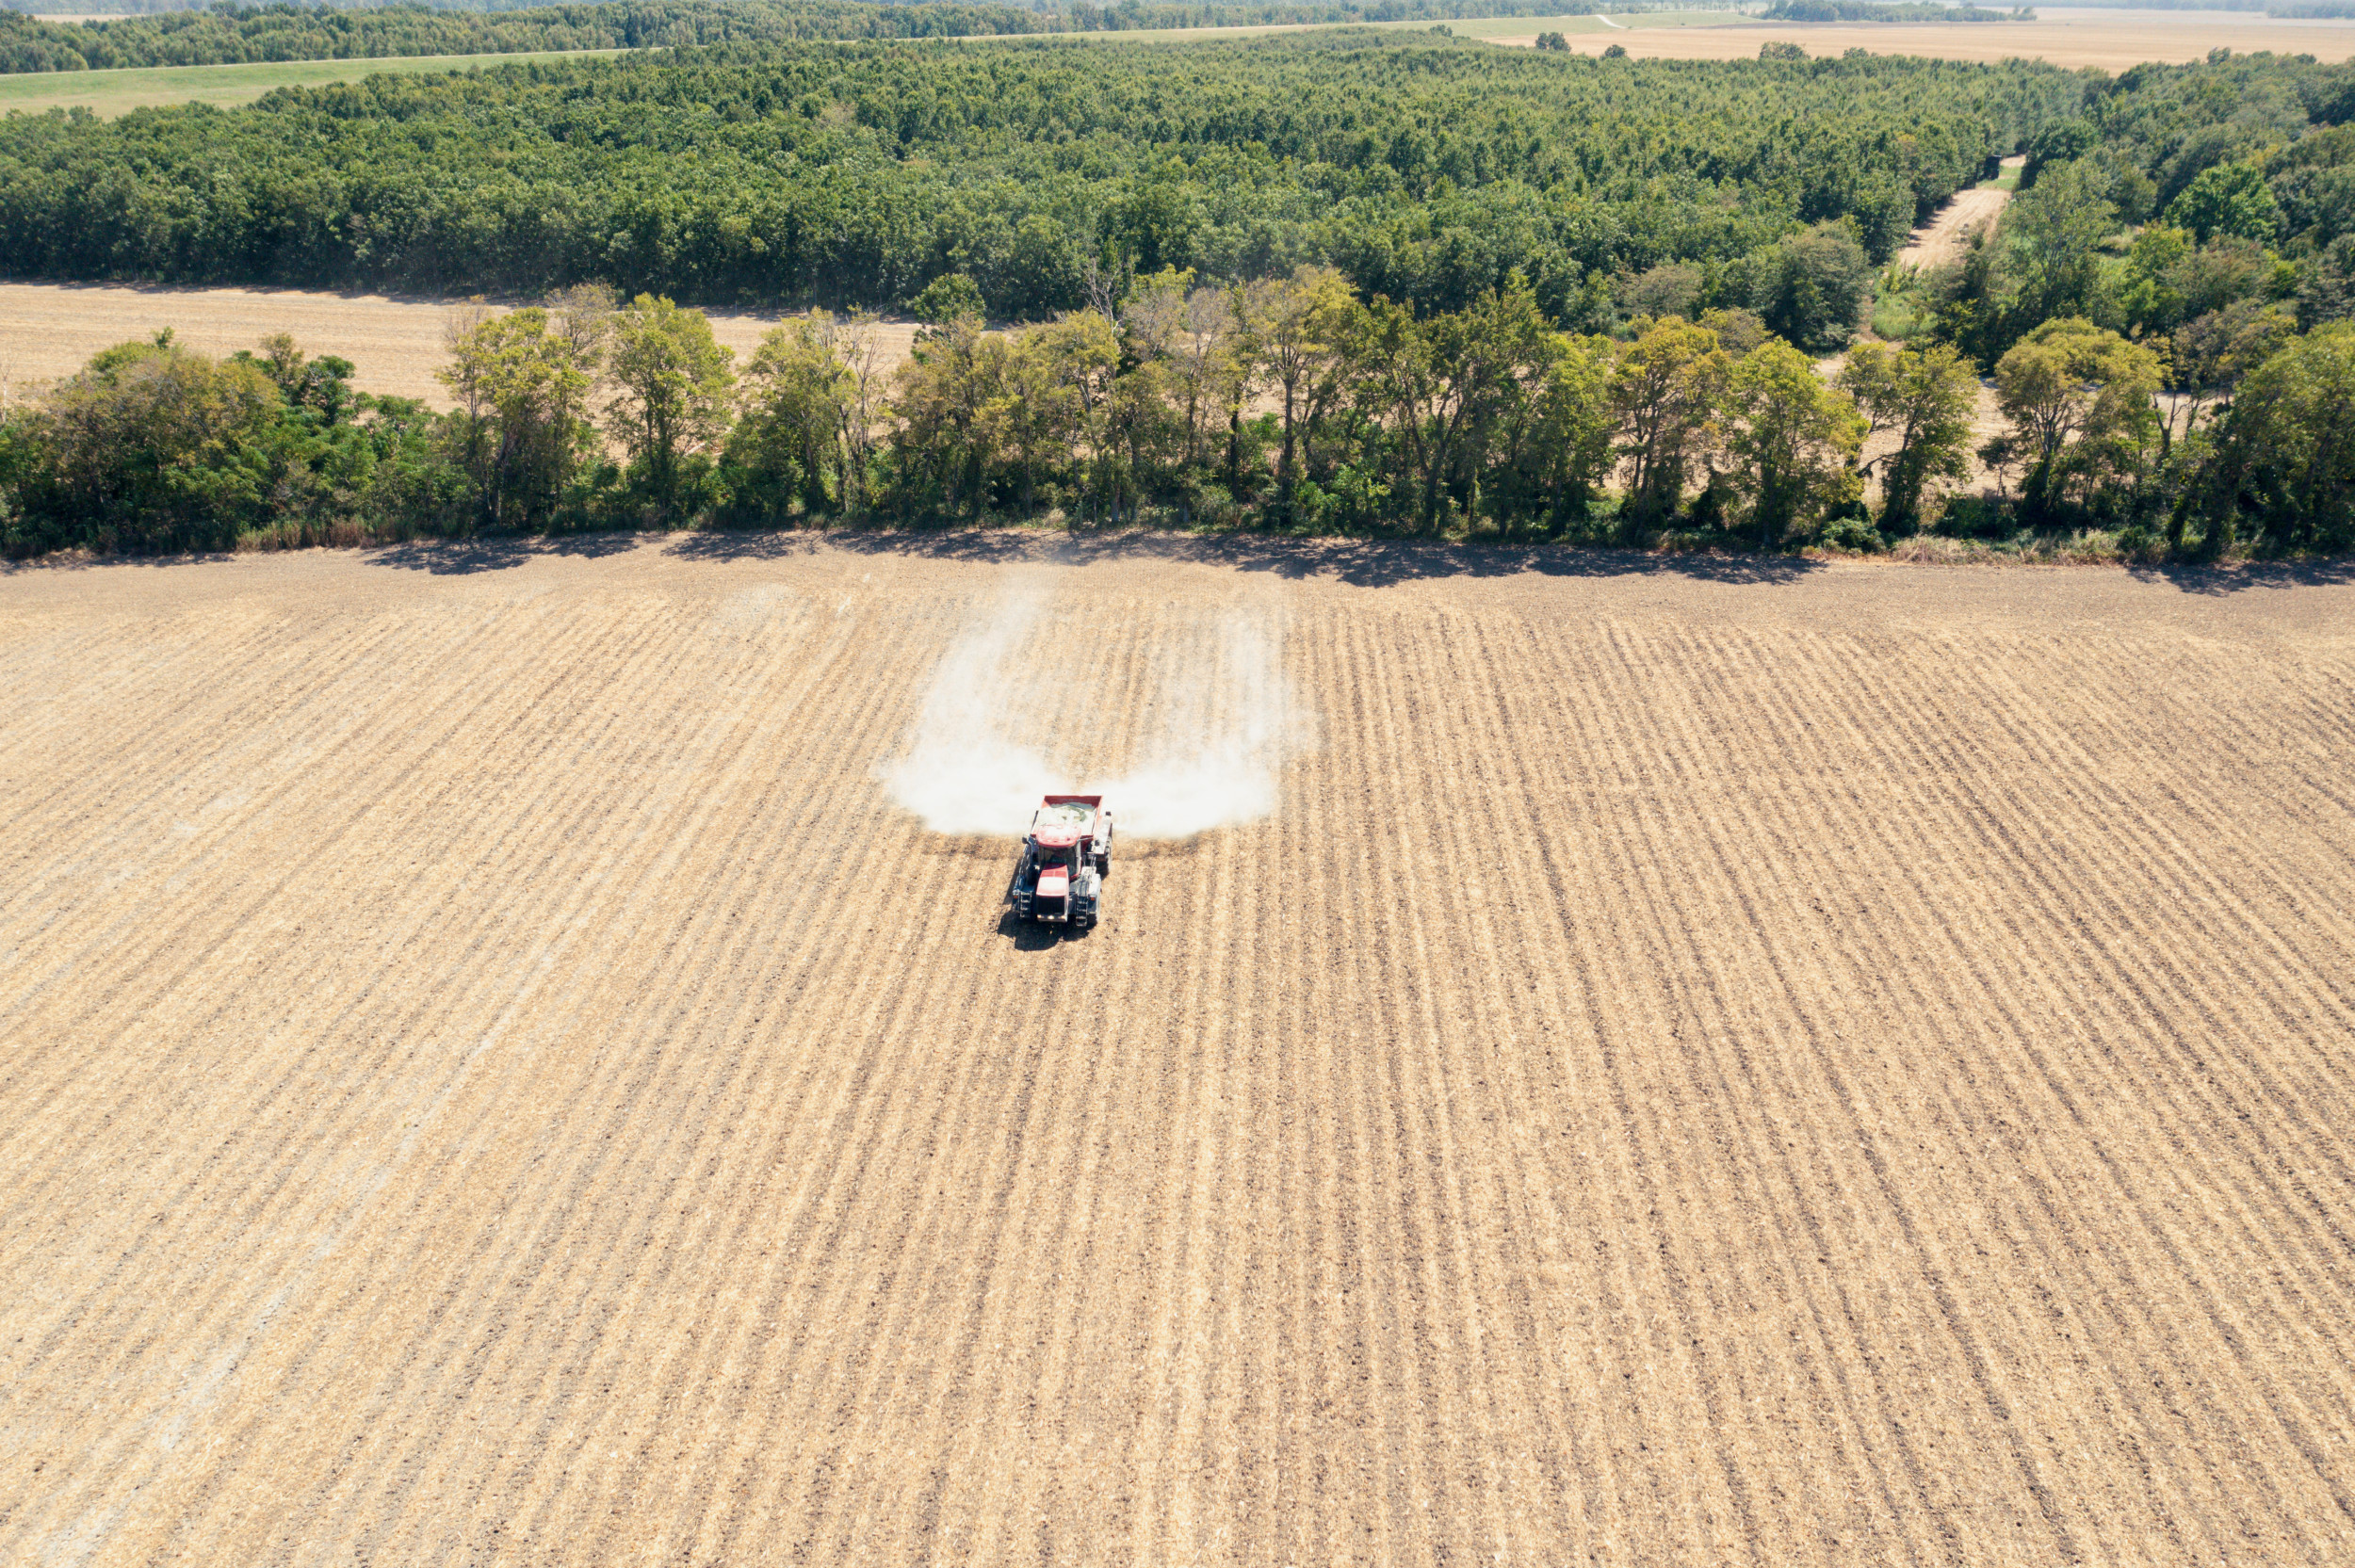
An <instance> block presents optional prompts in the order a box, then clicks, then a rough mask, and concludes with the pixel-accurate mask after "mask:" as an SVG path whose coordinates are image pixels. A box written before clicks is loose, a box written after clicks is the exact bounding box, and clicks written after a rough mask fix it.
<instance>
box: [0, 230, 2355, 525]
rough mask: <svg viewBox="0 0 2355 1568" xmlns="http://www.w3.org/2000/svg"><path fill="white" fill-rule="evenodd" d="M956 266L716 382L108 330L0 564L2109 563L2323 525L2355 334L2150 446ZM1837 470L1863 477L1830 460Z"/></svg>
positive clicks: (485, 346)
mask: <svg viewBox="0 0 2355 1568" xmlns="http://www.w3.org/2000/svg"><path fill="white" fill-rule="evenodd" d="M978 298H979V297H978V292H977V291H976V290H974V288H973V286H972V284H971V283H970V281H969V280H966V279H964V278H962V277H961V276H958V277H952V278H950V279H947V280H943V281H942V282H941V283H939V284H936V285H935V286H934V288H933V289H931V290H928V291H927V298H926V299H925V301H924V306H925V309H926V313H927V315H929V316H930V317H931V321H930V323H929V325H928V326H927V327H926V328H925V329H924V331H922V332H921V333H920V335H919V337H918V343H917V347H916V350H915V352H914V354H913V356H912V357H911V358H910V359H908V360H907V361H906V362H905V363H904V364H901V365H900V366H899V367H898V368H897V369H896V370H890V369H887V368H886V365H885V359H884V355H883V353H882V348H881V344H880V342H879V338H878V332H877V325H878V323H877V321H876V318H875V317H873V316H872V315H868V314H865V313H853V314H851V315H847V316H836V315H833V314H831V313H829V312H826V311H823V310H813V311H811V312H809V313H807V314H805V315H801V316H798V317H794V318H792V319H789V320H788V321H786V322H785V323H784V324H782V325H780V326H779V327H778V328H776V329H775V330H774V331H771V333H770V334H769V335H768V337H767V338H766V339H765V341H764V342H763V343H762V344H761V346H760V348H759V349H758V350H757V351H756V352H755V353H754V354H753V355H752V356H751V358H750V359H749V361H748V362H747V363H745V364H742V365H740V366H739V365H738V364H735V363H734V354H733V351H732V350H730V349H728V348H725V347H723V346H722V345H720V344H719V343H717V342H716V341H715V340H714V338H713V336H712V332H711V328H710V323H709V321H708V320H707V318H706V317H705V316H704V315H702V314H701V313H699V312H696V311H694V310H691V309H683V308H681V307H679V306H677V305H675V304H674V303H673V302H672V301H670V300H668V299H659V298H656V297H652V296H646V295H641V296H639V297H638V298H637V299H633V300H631V301H629V302H628V303H626V304H620V303H618V302H617V301H616V300H615V299H614V298H613V297H612V296H611V295H610V293H609V291H606V290H604V289H602V288H599V287H595V286H589V287H583V288H576V289H573V290H570V291H567V292H566V293H564V294H562V295H560V296H558V297H556V298H554V299H551V300H549V301H548V302H547V303H546V304H544V305H541V306H533V307H528V308H525V309H518V310H512V311H507V312H503V313H497V314H494V313H491V312H489V311H487V310H484V309H481V308H479V307H476V308H472V309H470V310H468V311H465V312H462V313H460V314H459V315H457V316H456V317H455V318H454V319H453V321H452V324H451V330H450V334H449V343H450V359H449V363H448V364H447V366H446V368H445V369H444V370H443V371H442V372H441V379H442V380H443V382H444V384H445V385H446V386H447V388H448V389H449V393H450V396H451V399H452V400H453V402H454V403H455V405H456V407H455V408H454V410H452V411H451V412H443V413H435V412H430V410H428V409H427V408H426V407H425V406H424V405H422V404H421V403H419V402H417V401H415V400H412V399H404V398H397V397H375V396H367V395H364V394H355V393H354V392H353V390H352V389H351V386H350V378H351V375H352V366H351V364H349V362H348V361H345V360H342V359H339V358H333V357H320V358H311V357H308V356H306V355H305V354H304V353H303V352H302V350H301V349H300V348H299V347H298V346H297V345H296V344H295V343H293V342H292V341H291V340H289V339H286V338H284V337H280V338H275V339H272V340H270V341H268V342H267V343H265V344H264V345H262V346H261V348H260V349H259V351H255V352H245V353H239V354H237V355H235V356H232V357H231V358H229V359H227V360H222V361H216V360H212V359H209V358H207V357H205V356H203V355H201V354H198V353H195V352H193V351H191V350H189V349H187V348H184V347H182V346H179V345H177V344H175V343H174V342H172V341H171V334H170V333H168V332H167V333H163V334H159V335H158V336H157V337H156V338H155V339H154V341H152V342H148V343H133V344H125V345H122V346H120V347H118V348H110V349H108V350H106V352H104V353H102V354H100V355H98V356H97V357H96V358H94V359H93V360H92V361H91V362H90V364H89V365H88V366H87V367H86V368H85V369H84V370H83V371H82V372H81V373H80V374H78V375H76V376H74V377H73V378H71V379H69V380H66V381H64V382H62V383H60V384H58V385H57V386H56V387H54V388H52V389H50V390H49V391H47V392H46V393H45V394H43V395H42V396H40V397H38V398H37V399H34V400H32V401H30V402H27V403H21V404H18V405H15V406H12V407H10V408H8V409H7V410H6V411H0V542H5V544H6V547H7V549H8V552H9V553H10V554H14V555H25V554H36V553H40V552H42V551H46V550H53V549H58V548H65V547H76V546H78V547H84V548H90V549H96V550H102V551H154V550H218V549H230V548H237V547H241V546H247V547H251V546H256V545H258V546H264V547H268V546H283V545H297V544H306V543H314V542H365V541H369V540H386V539H401V538H411V537H416V536H418V535H426V534H431V535H451V536H465V535H471V534H475V533H479V532H504V533H515V532H530V531H539V530H565V529H578V528H610V527H649V526H652V527H675V526H683V525H703V526H720V527H725V526H766V527H774V526H804V525H826V524H836V523H847V524H873V523H891V524H898V525H951V524H973V523H982V522H987V521H991V520H1003V519H1009V518H1011V519H1037V518H1040V517H1047V518H1048V519H1050V520H1052V519H1054V518H1056V517H1058V516H1060V518H1061V519H1062V520H1063V521H1064V522H1066V523H1068V524H1071V525H1117V524H1124V523H1127V524H1136V523H1154V524H1160V525H1177V526H1181V527H1182V526H1199V527H1259V528H1276V529H1283V530H1290V531H1296V532H1308V533H1332V532H1357V533H1379V534H1399V535H1412V536H1419V537H1447V538H1459V539H1464V538H1470V539H1480V538H1486V539H1494V540H1501V541H1508V542H1526V541H1535V540H1566V541H1573V542H1589V543H1617V544H1626V545H1638V546H1640V545H1647V544H1652V543H1656V542H1661V541H1663V540H1666V539H1673V540H1676V541H1678V542H1682V543H1684V544H1687V545H1709V544H1721V545H1738V546H1742V547H1746V548H1758V549H1768V550H1772V549H1778V548H1788V547H1792V546H1795V545H1801V544H1809V543H1824V544H1829V545H1832V546H1836V547H1841V548H1846V549H1851V550H1871V549H1877V548H1881V547H1884V546H1885V545H1886V544H1887V543H1888V542H1891V541H1892V540H1894V539H1900V538H1904V537H1907V536H1909V535H1913V534H1917V533H1921V532H1923V531H1925V530H1926V529H1938V530H1940V531H1943V532H1948V533H1960V534H1964V535H1969V534H1972V533H1973V532H1976V531H1980V530H1983V529H1985V528H1987V527H1988V526H1989V525H1990V523H1991V522H1993V521H1996V520H1997V518H1998V513H1997V512H1996V511H1994V510H1993V509H1990V508H1988V507H1987V506H1986V505H1985V504H1984V503H1982V502H1980V501H1978V500H1976V499H1975V498H1973V499H1970V500H1967V501H1956V502H1953V503H1951V504H1950V503H1948V502H1947V501H1946V499H1945V492H1946V491H1947V490H1948V489H1949V488H1950V487H1951V484H1952V481H1954V480H1956V479H1957V478H1959V477H1962V476H1963V475H1964V474H1965V473H1966V472H1967V471H1968V468H1969V462H1970V458H1971V456H1972V454H1973V448H1974V445H1976V446H1977V447H1978V450H1979V452H1980V455H1981V456H1982V457H1985V458H1989V459H1990V460H1991V461H1995V462H1997V463H1998V464H1999V465H2002V466H2005V467H2007V468H2010V469H2013V470H2016V471H2017V472H2018V473H2019V474H2020V475H2021V477H2022V496H2023V498H2025V497H2030V496H2033V498H2034V505H2036V506H2038V507H2041V508H2042V509H2044V513H2045V516H2046V520H2047V521H2050V520H2051V519H2053V518H2056V517H2063V516H2064V514H2065V516H2066V519H2067V520H2068V521H2071V522H2074V523H2077V524H2088V523H2089V524H2093V525H2105V526H2107V527H2109V528H2110V529H2112V530H2113V532H2114V547H2115V548H2117V549H2119V550H2120V551H2121V552H2123V553H2126V554H2130V555H2139V556H2145V557H2155V556H2159V555H2165V554H2175V555H2182V556H2191V557H2213V556H2216V555H2218V554H2221V553H2222V552H2224V551H2225V550H2227V549H2232V548H2234V547H2236V546H2237V547H2240V548H2244V549H2246V548H2255V549H2258V550H2263V551H2270V552H2314V551H2331V550H2344V549H2347V548H2348V547H2349V546H2351V545H2355V518H2351V517H2350V511H2349V505H2348V503H2349V499H2350V496H2355V323H2350V322H2345V321H2340V322H2332V323H2330V324H2327V325H2325V326H2323V327H2321V328H2319V329H2318V330H2316V331H2314V332H2312V333H2309V334H2303V335H2298V336H2293V337H2291V338H2288V339H2286V340H2284V341H2282V343H2280V344H2278V345H2277V346H2276V347H2275V348H2273V350H2272V351H2271V352H2270V353H2268V354H2267V355H2266V357H2265V358H2264V359H2263V360H2262V361H2261V362H2260V363H2258V364H2256V365H2255V366H2254V367H2253V369H2252V370H2251V371H2250V372H2249V375H2248V376H2247V378H2246V379H2245V380H2244V382H2243V384H2242V385H2241V386H2240V388H2239V389H2238V393H2237V395H2236V396H2235V397H2234V398H2233V402H2232V404H2231V406H2230V409H2229V411H2226V412H2220V413H2218V414H2217V415H2216V416H2214V417H2212V418H2210V419H2208V420H2206V421H2204V422H2203V421H2199V420H2190V421H2185V422H2184V423H2183V424H2182V426H2181V427H2180V428H2177V426H2176V423H2175V421H2174V418H2173V416H2172V415H2171V414H2163V413H2162V412H2161V408H2160V400H2159V397H2158V395H2159V394H2160V393H2161V391H2162V388H2163V386H2164V383H2165V380H2166V375H2167V372H2166V366H2165V361H2164V358H2163V356H2162V355H2161V354H2160V353H2159V352H2157V351H2155V350H2154V349H2152V348H2149V347H2147V346H2144V345H2140V344H2136V343H2135V342H2133V341H2131V340H2129V339H2127V338H2125V337H2123V336H2121V335H2120V334H2119V333H2117V332H2116V331H2111V330H2109V329H2106V328H2102V327H2099V326H2096V325H2095V324H2093V323H2092V322H2090V321H2087V320H2084V319H2082V318H2075V317H2070V318H2059V319H2055V320H2051V321H2047V322H2045V323H2043V324H2041V325H2040V326H2038V328H2037V329H2036V330H2034V331H2031V332H2029V333H2028V334H2027V335H2025V336H2024V337H2023V338H2022V340H2021V341H2020V342H2018V343H2016V344H2014V345H2013V346H2012V347H2011V348H2008V349H2007V350H2006V352H2005V354H2004V356H2003V357H2002V359H2001V360H2000V361H1999V362H1998V364H1997V365H1996V367H1995V375H1994V383H1995V386H1996V390H1997V394H1998V396H1999V399H2000V403H2001V406H2002V409H2003V412H2004V415H2005V422H2006V428H2005V430H2004V431H2003V433H2001V434H1999V435H1998V436H1997V437H1996V438H1995V439H1994V440H1993V441H1992V442H1989V443H1986V444H1984V445H1979V444H1978V443H1977V440H1976V432H1975V430H1974V425H1973V404H1974V400H1975V398H1976V396H1977V394H1978V390H1979V381H1978V378H1977V374H1976V371H1975V368H1974V367H1973V364H1971V362H1970V361H1969V360H1968V358H1966V357H1965V356H1964V355H1963V354H1962V353H1961V352H1960V351H1959V350H1958V349H1957V348H1955V347H1954V346H1953V345H1951V344H1941V343H1928V344H1925V345H1923V346H1920V347H1905V346H1897V345H1892V344H1887V343H1880V342H1866V343H1861V344H1859V345H1858V346H1856V347H1855V348H1853V349H1852V350H1851V351H1850V353H1849V354H1848V355H1847V356H1846V359H1845V361H1844V363H1843V364H1842V365H1841V366H1840V367H1839V369H1838V370H1837V371H1836V373H1834V374H1833V375H1832V376H1830V377H1828V378H1827V377H1826V376H1824V375H1822V374H1820V373H1819V371H1818V369H1817V367H1816V364H1815V363H1814V361H1813V360H1812V359H1811V356H1809V355H1808V354H1806V353H1804V352H1802V351H1801V350H1800V349H1798V348H1795V347H1794V346H1793V345H1791V344H1790V343H1789V342H1787V341H1786V340H1784V339H1783V338H1780V337H1778V336H1777V335H1775V334H1773V333H1772V332H1770V331H1767V330H1766V329H1765V327H1764V325H1763V323H1762V322H1761V321H1760V320H1759V319H1758V318H1757V317H1756V316H1755V315H1752V314H1750V313H1748V312H1745V311H1739V310H1733V311H1718V310H1708V311H1703V312H1701V313H1699V316H1698V319H1697V320H1686V319H1684V318H1682V317H1680V316H1673V315H1671V316H1663V317H1657V318H1655V317H1638V318H1636V319H1634V320H1633V321H1632V322H1630V323H1628V324H1627V326H1626V330H1625V331H1624V332H1623V334H1622V335H1621V336H1620V337H1618V338H1612V337H1606V336H1600V335H1585V334H1579V333H1572V332H1565V331H1559V330H1557V329H1556V328H1555V327H1553V326H1552V325H1551V323H1550V322H1549V321H1548V320H1547V318H1546V316H1545V314H1544V312H1543V311H1542V309H1541V308H1540V306H1539V304H1538V302H1537V299H1536V297H1535V293H1534V292H1533V291H1532V290H1531V289H1530V288H1529V286H1528V285H1527V283H1525V282H1524V281H1522V280H1521V279H1519V277H1518V276H1515V277H1513V278H1510V279H1508V280H1507V282H1506V283H1505V285H1504V286H1502V288H1499V289H1497V290H1494V291H1492V292H1490V293H1489V294H1487V295H1486V296H1484V297H1483V298H1482V299H1479V300H1478V301H1476V302H1475V303H1474V304H1473V305H1472V306H1470V308H1468V309H1466V310H1464V311H1460V312H1452V313H1442V314H1437V315H1417V314H1416V313H1414V312H1413V311H1411V310H1408V309H1406V308H1405V307H1403V306H1400V305H1398V304H1396V303H1394V302H1392V301H1390V300H1389V299H1382V298H1380V297H1375V298H1372V299H1364V298H1361V297H1360V296H1359V295H1357V294H1356V292H1355V291H1353V290H1352V289H1351V288H1350V287H1349V285H1348V283H1347V282H1346V280H1344V279H1343V278H1342V277H1341V276H1340V273H1338V272H1337V271H1335V270H1333V269H1331V268H1329V267H1300V268H1298V269H1297V270H1296V271H1294V272H1293V273H1292V274H1291V275H1290V276H1289V277H1283V278H1276V279H1269V280H1261V281H1258V282H1254V283H1245V284H1242V285H1225V286H1220V285H1206V284H1203V283H1198V282H1197V281H1196V280H1194V278H1193V277H1192V276H1191V275H1189V274H1187V273H1185V272H1182V271H1176V270H1168V271H1163V272H1161V273H1159V274H1156V275H1153V276H1151V277H1147V278H1145V279H1141V280H1137V281H1135V282H1133V283H1131V284H1130V285H1129V287H1128V288H1127V289H1126V290H1125V292H1123V293H1122V294H1121V295H1119V296H1118V297H1117V298H1114V297H1112V296H1109V295H1108V296H1106V297H1105V299H1104V302H1103V308H1100V309H1099V308H1095V307H1091V308H1087V309H1083V310H1080V311H1078V312H1074V313H1071V314H1069V315H1065V316H1064V317H1062V318H1061V319H1059V320H1055V321H1051V322H1044V323H1037V324H1033V325H1030V326H1024V327H1019V328H1015V329H1014V330H1011V331H989V330H988V329H987V328H986V327H985V326H984V324H983V318H982V316H981V315H980V314H979V312H978V310H977V309H976V306H977V305H978ZM1868 452H1869V453H1870V457H1869V458H1868V457H1867V456H1866V454H1867V453H1868Z"/></svg>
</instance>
